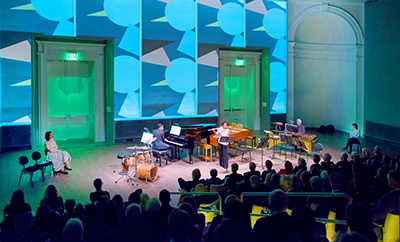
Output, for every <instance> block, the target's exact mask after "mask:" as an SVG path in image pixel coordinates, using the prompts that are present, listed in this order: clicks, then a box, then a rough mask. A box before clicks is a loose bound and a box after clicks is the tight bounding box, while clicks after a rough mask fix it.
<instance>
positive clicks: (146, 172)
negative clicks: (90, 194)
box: [115, 145, 158, 184]
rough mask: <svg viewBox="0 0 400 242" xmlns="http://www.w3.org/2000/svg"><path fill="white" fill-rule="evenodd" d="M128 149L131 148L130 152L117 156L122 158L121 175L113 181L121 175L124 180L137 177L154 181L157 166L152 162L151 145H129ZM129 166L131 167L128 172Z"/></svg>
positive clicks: (156, 175)
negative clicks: (130, 171)
mask: <svg viewBox="0 0 400 242" xmlns="http://www.w3.org/2000/svg"><path fill="white" fill-rule="evenodd" d="M127 149H128V150H133V152H132V153H131V154H119V155H118V156H117V158H119V159H122V176H121V177H120V178H118V180H116V181H115V183H117V182H118V181H119V180H121V179H122V178H123V177H126V181H130V180H131V179H134V178H139V179H142V180H145V181H146V184H147V181H154V180H155V179H156V178H157V177H158V166H157V164H155V163H153V162H152V161H153V154H152V151H151V147H148V146H136V145H135V146H130V147H127ZM130 167H132V168H133V171H132V173H131V174H129V169H130Z"/></svg>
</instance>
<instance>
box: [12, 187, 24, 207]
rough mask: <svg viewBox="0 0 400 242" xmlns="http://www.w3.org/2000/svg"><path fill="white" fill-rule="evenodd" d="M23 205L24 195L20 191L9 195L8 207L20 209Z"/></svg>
mask: <svg viewBox="0 0 400 242" xmlns="http://www.w3.org/2000/svg"><path fill="white" fill-rule="evenodd" d="M24 204H25V195H24V192H23V191H22V190H16V191H15V192H13V194H12V195H11V201H10V206H11V207H15V208H17V207H21V206H23V205H24Z"/></svg>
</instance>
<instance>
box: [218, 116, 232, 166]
mask: <svg viewBox="0 0 400 242" xmlns="http://www.w3.org/2000/svg"><path fill="white" fill-rule="evenodd" d="M214 133H215V135H217V136H218V138H220V137H221V136H229V129H228V121H226V120H222V122H221V127H219V128H218V129H214ZM228 145H229V143H228V142H220V141H219V139H218V149H219V165H220V166H222V167H223V168H225V169H226V172H228V165H229V164H228Z"/></svg>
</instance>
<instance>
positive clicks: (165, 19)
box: [150, 16, 168, 22]
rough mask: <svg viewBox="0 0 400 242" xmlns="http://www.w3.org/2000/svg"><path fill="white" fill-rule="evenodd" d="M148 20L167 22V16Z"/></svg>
mask: <svg viewBox="0 0 400 242" xmlns="http://www.w3.org/2000/svg"><path fill="white" fill-rule="evenodd" d="M150 22H168V20H167V17H165V16H164V17H161V18H156V19H153V20H151V21H150Z"/></svg>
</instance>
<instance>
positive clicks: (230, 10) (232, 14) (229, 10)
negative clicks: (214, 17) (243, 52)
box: [218, 2, 245, 47]
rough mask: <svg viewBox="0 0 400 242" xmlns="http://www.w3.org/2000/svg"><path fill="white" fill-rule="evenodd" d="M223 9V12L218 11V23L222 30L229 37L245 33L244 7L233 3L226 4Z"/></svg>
mask: <svg viewBox="0 0 400 242" xmlns="http://www.w3.org/2000/svg"><path fill="white" fill-rule="evenodd" d="M223 8H224V9H223V10H219V11H218V23H219V25H220V27H221V29H222V30H223V31H224V32H225V33H227V34H229V35H237V34H241V33H243V32H244V11H245V9H244V7H243V6H240V5H239V4H237V3H232V2H231V3H226V4H224V5H223ZM243 47H244V46H243Z"/></svg>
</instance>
